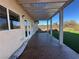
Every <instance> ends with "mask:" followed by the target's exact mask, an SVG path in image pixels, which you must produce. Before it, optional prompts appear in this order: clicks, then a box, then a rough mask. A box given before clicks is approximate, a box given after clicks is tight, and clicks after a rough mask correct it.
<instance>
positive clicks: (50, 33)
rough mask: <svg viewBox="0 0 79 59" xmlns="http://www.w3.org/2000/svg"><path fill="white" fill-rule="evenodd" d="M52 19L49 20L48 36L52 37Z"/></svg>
mask: <svg viewBox="0 0 79 59" xmlns="http://www.w3.org/2000/svg"><path fill="white" fill-rule="evenodd" d="M52 31H53V30H52V18H51V19H50V34H51V35H52Z"/></svg>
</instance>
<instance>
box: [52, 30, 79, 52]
mask: <svg viewBox="0 0 79 59" xmlns="http://www.w3.org/2000/svg"><path fill="white" fill-rule="evenodd" d="M53 35H54V36H55V37H56V38H57V39H59V31H57V30H53ZM64 43H65V44H66V45H67V46H69V47H70V48H72V49H73V50H74V51H76V52H77V53H79V32H78V31H74V30H67V31H64Z"/></svg>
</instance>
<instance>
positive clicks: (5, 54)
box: [0, 29, 24, 59]
mask: <svg viewBox="0 0 79 59" xmlns="http://www.w3.org/2000/svg"><path fill="white" fill-rule="evenodd" d="M23 42H24V31H23V30H22V29H16V30H11V31H1V32H0V59H8V58H9V57H10V56H11V55H12V54H13V53H14V51H16V49H18V48H19V47H20V46H21V45H22V43H23Z"/></svg>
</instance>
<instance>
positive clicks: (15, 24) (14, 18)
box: [9, 10, 20, 29]
mask: <svg viewBox="0 0 79 59" xmlns="http://www.w3.org/2000/svg"><path fill="white" fill-rule="evenodd" d="M9 17H10V26H11V29H19V28H20V21H19V20H20V18H19V15H18V14H16V13H14V12H13V11H11V10H9Z"/></svg>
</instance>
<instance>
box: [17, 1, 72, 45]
mask: <svg viewBox="0 0 79 59" xmlns="http://www.w3.org/2000/svg"><path fill="white" fill-rule="evenodd" d="M17 1H18V2H19V4H20V5H22V7H23V8H24V10H25V11H26V12H27V13H28V14H29V15H30V16H31V18H32V19H33V20H34V21H35V22H37V23H38V21H39V20H46V21H47V31H48V20H50V33H51V35H52V33H53V32H52V19H53V17H54V16H55V15H56V14H58V13H59V42H60V44H63V11H64V8H65V7H67V6H68V5H69V4H70V3H72V2H73V0H34V1H33V0H27V1H26V0H17Z"/></svg>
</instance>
